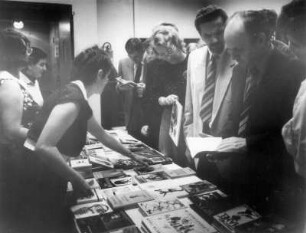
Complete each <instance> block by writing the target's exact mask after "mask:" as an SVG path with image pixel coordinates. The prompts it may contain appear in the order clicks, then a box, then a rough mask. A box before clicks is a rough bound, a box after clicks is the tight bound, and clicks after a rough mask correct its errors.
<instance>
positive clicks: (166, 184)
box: [139, 176, 200, 198]
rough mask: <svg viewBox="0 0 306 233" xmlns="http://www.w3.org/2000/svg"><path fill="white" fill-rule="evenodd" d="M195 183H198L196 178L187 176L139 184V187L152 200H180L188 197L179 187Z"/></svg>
mask: <svg viewBox="0 0 306 233" xmlns="http://www.w3.org/2000/svg"><path fill="white" fill-rule="evenodd" d="M196 181H200V179H199V178H198V177H196V176H187V177H183V178H177V179H173V180H171V179H169V180H162V181H156V182H149V183H143V184H139V186H140V187H141V188H142V189H144V190H147V191H148V192H149V193H150V194H151V195H152V196H153V197H154V198H181V197H187V196H188V193H187V192H186V191H185V190H184V189H183V188H182V187H181V185H184V184H188V183H191V182H196Z"/></svg>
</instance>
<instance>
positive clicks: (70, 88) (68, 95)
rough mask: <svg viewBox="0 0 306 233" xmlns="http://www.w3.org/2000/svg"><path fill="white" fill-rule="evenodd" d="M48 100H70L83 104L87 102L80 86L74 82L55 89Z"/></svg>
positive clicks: (54, 102) (53, 101) (54, 101)
mask: <svg viewBox="0 0 306 233" xmlns="http://www.w3.org/2000/svg"><path fill="white" fill-rule="evenodd" d="M47 102H48V103H51V104H52V103H53V104H60V103H68V102H74V103H78V104H83V103H85V102H86V100H85V98H84V95H83V94H82V91H81V90H80V89H79V87H78V86H77V85H75V84H73V83H69V84H66V85H65V86H64V87H61V88H59V89H57V90H56V91H54V92H53V93H52V94H51V96H49V98H48V100H47Z"/></svg>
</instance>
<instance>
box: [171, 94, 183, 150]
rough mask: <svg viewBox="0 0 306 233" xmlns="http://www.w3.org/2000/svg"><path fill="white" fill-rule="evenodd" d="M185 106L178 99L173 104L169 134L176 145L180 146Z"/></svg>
mask: <svg viewBox="0 0 306 233" xmlns="http://www.w3.org/2000/svg"><path fill="white" fill-rule="evenodd" d="M182 116H183V106H182V105H181V104H180V102H178V101H177V100H176V101H175V103H173V105H172V109H171V117H170V127H169V136H170V138H171V139H172V141H173V142H174V144H175V145H176V146H178V143H179V138H180V132H181V127H182Z"/></svg>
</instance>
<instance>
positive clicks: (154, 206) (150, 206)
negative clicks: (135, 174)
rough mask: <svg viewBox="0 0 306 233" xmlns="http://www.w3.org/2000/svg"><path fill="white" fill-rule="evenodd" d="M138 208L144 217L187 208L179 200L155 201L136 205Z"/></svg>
mask: <svg viewBox="0 0 306 233" xmlns="http://www.w3.org/2000/svg"><path fill="white" fill-rule="evenodd" d="M138 207H139V209H140V210H141V212H142V213H143V214H144V215H145V216H150V215H155V214H161V213H165V212H169V211H173V210H178V209H184V208H187V207H186V206H185V205H184V204H183V203H182V202H181V201H180V200H179V199H177V198H175V199H167V198H166V199H155V200H152V201H146V202H142V203H138Z"/></svg>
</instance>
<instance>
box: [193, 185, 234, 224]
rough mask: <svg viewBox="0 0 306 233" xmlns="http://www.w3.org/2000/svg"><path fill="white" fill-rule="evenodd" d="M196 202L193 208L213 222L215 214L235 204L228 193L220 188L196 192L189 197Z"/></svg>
mask: <svg viewBox="0 0 306 233" xmlns="http://www.w3.org/2000/svg"><path fill="white" fill-rule="evenodd" d="M189 199H190V200H191V201H192V202H193V203H194V204H192V205H191V208H192V209H193V210H195V211H196V212H197V213H198V214H199V215H201V216H202V217H203V218H204V219H205V220H206V221H207V222H209V223H212V222H213V219H214V218H213V216H214V215H216V214H218V213H221V212H223V211H225V210H228V209H231V208H233V207H234V206H235V204H233V203H232V202H231V201H230V199H229V198H228V197H227V195H226V194H224V193H223V192H221V191H220V190H213V191H210V192H205V193H199V194H195V195H194V196H191V197H189Z"/></svg>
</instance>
